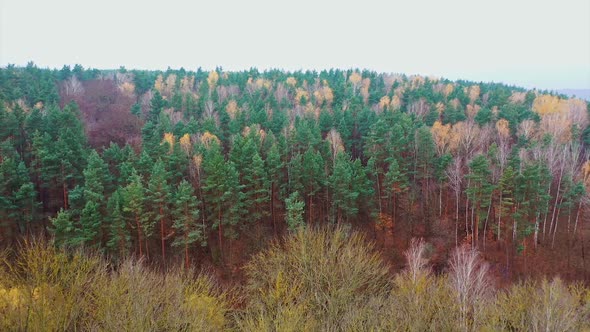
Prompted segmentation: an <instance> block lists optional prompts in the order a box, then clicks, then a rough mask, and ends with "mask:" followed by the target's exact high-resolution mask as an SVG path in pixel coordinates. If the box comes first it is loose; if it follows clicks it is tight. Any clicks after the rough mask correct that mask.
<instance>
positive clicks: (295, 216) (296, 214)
mask: <svg viewBox="0 0 590 332" xmlns="http://www.w3.org/2000/svg"><path fill="white" fill-rule="evenodd" d="M285 207H286V210H287V213H286V216H285V221H286V223H287V228H288V229H289V231H291V232H294V231H295V230H297V229H298V228H299V227H303V226H305V223H304V222H303V209H304V208H305V203H304V202H303V201H302V200H301V198H300V196H299V193H298V192H297V191H295V192H293V193H291V195H290V196H289V197H288V198H286V199H285Z"/></svg>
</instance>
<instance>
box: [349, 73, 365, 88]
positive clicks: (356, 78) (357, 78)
mask: <svg viewBox="0 0 590 332" xmlns="http://www.w3.org/2000/svg"><path fill="white" fill-rule="evenodd" d="M362 78H363V77H362V76H361V74H360V73H359V72H356V71H354V72H352V74H350V76H349V77H348V81H349V82H350V83H352V85H355V86H356V85H358V84H359V83H360V82H361V80H362Z"/></svg>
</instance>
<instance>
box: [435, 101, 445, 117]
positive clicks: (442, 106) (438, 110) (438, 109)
mask: <svg viewBox="0 0 590 332" xmlns="http://www.w3.org/2000/svg"><path fill="white" fill-rule="evenodd" d="M434 107H435V109H436V113H438V115H439V116H442V114H443V113H444V111H445V104H443V103H442V102H438V103H436V105H434Z"/></svg>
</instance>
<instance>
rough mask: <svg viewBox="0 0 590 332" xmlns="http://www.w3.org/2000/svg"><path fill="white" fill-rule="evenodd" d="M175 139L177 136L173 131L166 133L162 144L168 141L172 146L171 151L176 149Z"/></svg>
mask: <svg viewBox="0 0 590 332" xmlns="http://www.w3.org/2000/svg"><path fill="white" fill-rule="evenodd" d="M174 141H175V138H174V134H173V133H164V139H163V140H162V144H164V143H168V146H169V147H170V151H169V152H170V153H171V152H172V151H174Z"/></svg>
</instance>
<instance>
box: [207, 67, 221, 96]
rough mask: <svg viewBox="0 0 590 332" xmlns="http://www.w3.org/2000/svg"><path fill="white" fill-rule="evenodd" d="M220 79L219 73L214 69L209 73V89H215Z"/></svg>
mask: <svg viewBox="0 0 590 332" xmlns="http://www.w3.org/2000/svg"><path fill="white" fill-rule="evenodd" d="M218 80H219V74H218V73H217V72H216V71H215V70H213V71H211V72H210V73H209V76H207V83H208V84H209V91H213V89H215V85H216V84H217V81H218Z"/></svg>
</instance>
